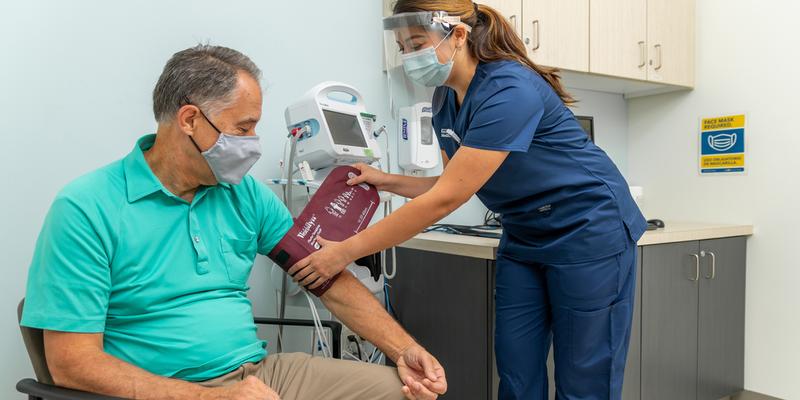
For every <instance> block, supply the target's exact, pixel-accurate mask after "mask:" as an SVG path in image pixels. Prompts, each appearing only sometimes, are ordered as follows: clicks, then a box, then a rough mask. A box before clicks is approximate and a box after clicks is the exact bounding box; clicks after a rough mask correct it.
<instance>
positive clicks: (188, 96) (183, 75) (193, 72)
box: [153, 44, 261, 123]
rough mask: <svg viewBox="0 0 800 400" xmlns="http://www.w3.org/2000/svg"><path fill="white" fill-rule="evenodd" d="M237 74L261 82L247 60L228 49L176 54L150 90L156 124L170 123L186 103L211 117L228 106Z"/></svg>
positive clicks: (201, 46) (209, 48) (203, 46)
mask: <svg viewBox="0 0 800 400" xmlns="http://www.w3.org/2000/svg"><path fill="white" fill-rule="evenodd" d="M239 71H243V72H245V73H247V74H249V75H250V76H252V77H253V78H254V79H255V80H257V81H258V80H260V79H261V70H259V69H258V67H257V66H256V64H255V63H253V61H251V60H250V58H248V57H247V56H246V55H244V54H242V53H240V52H238V51H236V50H233V49H229V48H227V47H222V46H211V45H208V44H199V45H197V46H195V47H191V48H188V49H186V50H183V51H179V52H177V53H175V54H174V55H173V56H172V58H170V59H169V61H167V65H166V66H164V71H163V72H162V73H161V77H160V78H158V83H156V87H155V89H153V113H154V114H155V117H156V121H158V122H159V123H163V122H169V121H171V120H172V119H173V118H174V117H175V113H176V112H178V110H179V109H180V108H181V107H183V106H184V105H186V104H189V103H191V104H194V105H196V106H198V107H200V108H202V110H203V112H206V113H209V114H212V115H213V114H216V113H217V112H219V111H221V110H223V109H225V108H226V107H228V106H230V104H231V103H232V102H233V101H234V100H235V98H234V95H235V91H236V82H237V77H238V76H237V74H238V73H239Z"/></svg>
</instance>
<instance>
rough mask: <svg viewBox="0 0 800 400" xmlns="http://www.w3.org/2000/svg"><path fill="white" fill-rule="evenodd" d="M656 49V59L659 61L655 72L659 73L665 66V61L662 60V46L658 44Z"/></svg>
mask: <svg viewBox="0 0 800 400" xmlns="http://www.w3.org/2000/svg"><path fill="white" fill-rule="evenodd" d="M655 47H656V59H657V60H658V62H657V63H656V66H655V70H656V71H658V70H660V69H661V67H662V66H663V62H664V59H663V58H662V57H663V54H661V45H660V44H657V45H656V46H655Z"/></svg>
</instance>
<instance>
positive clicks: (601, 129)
mask: <svg viewBox="0 0 800 400" xmlns="http://www.w3.org/2000/svg"><path fill="white" fill-rule="evenodd" d="M567 90H569V92H570V94H572V96H573V97H575V98H576V99H577V100H578V103H577V104H575V106H574V107H572V112H573V113H575V115H583V116H590V117H594V139H595V143H596V144H597V145H598V146H600V148H602V149H603V150H605V152H606V153H608V155H609V157H611V159H612V160H613V161H614V163H615V164H617V167H618V168H619V170H620V171H621V172H622V174H623V175H626V176H627V171H628V104H627V103H626V102H625V99H624V98H623V97H622V95H620V94H611V93H603V92H595V91H590V90H578V89H569V88H568V89H567Z"/></svg>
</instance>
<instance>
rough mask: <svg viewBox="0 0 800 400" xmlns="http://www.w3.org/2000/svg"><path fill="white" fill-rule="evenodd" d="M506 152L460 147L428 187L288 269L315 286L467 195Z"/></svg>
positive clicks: (440, 214) (423, 224) (403, 237)
mask: <svg viewBox="0 0 800 400" xmlns="http://www.w3.org/2000/svg"><path fill="white" fill-rule="evenodd" d="M507 156H508V152H506V151H494V150H482V149H476V148H472V147H462V148H461V149H459V150H458V152H456V154H455V156H454V157H453V159H452V160H450V162H449V163H448V165H447V168H445V170H444V172H443V173H442V176H440V177H439V179H438V180H437V181H436V183H435V184H434V185H433V186H432V187H431V189H430V190H428V191H426V192H425V193H423V194H421V195H420V196H418V197H416V198H415V199H413V200H412V201H410V202H408V203H406V204H405V205H403V206H402V207H400V208H399V209H397V211H395V212H393V213H392V214H390V215H389V216H388V217H386V218H384V219H383V220H381V221H380V222H378V223H376V224H375V225H372V226H371V227H369V228H367V229H365V230H364V231H362V232H361V233H359V234H357V235H355V236H353V237H351V238H350V239H347V240H345V241H343V242H339V243H336V242H328V241H326V240H324V239H323V240H321V241H320V244H321V245H322V246H323V247H322V249H321V250H319V251H317V252H315V253H312V254H311V255H310V256H308V257H306V258H305V259H303V260H301V261H299V262H298V263H297V264H295V265H294V266H293V267H292V268H290V269H289V271H288V272H289V274H291V275H293V276H294V278H295V280H296V281H298V282H300V283H301V284H303V285H304V286H307V285H309V284H311V283H314V284H313V285H311V286H309V287H310V288H312V289H313V288H315V287H316V286H318V285H319V284H321V283H322V282H324V281H325V280H327V279H329V278H330V277H331V276H333V275H336V274H337V273H339V272H340V271H341V270H343V269H344V268H345V267H346V266H347V264H349V263H350V262H352V261H353V260H356V259H358V258H361V257H364V256H366V255H369V254H373V253H376V252H378V251H381V250H383V249H386V248H389V247H392V246H395V245H397V244H400V243H403V242H405V241H406V240H408V239H410V238H411V237H413V236H414V235H416V234H417V233H419V232H420V231H422V230H423V229H425V228H426V227H428V226H430V225H431V224H433V223H435V222H437V221H439V220H440V219H442V218H443V217H444V216H446V215H447V214H449V213H451V212H453V211H454V210H455V209H456V208H458V207H459V206H461V205H462V204H464V203H465V202H466V201H467V200H469V199H470V197H472V195H474V194H475V193H476V192H477V191H478V190H479V189H480V188H481V187H482V186H483V185H484V184H485V183H486V181H488V180H489V178H491V177H492V175H494V173H495V171H497V169H498V168H500V165H501V164H502V163H503V161H505V159H506V157H507ZM307 267H311V268H307ZM319 278H323V279H319ZM315 281H317V282H315Z"/></svg>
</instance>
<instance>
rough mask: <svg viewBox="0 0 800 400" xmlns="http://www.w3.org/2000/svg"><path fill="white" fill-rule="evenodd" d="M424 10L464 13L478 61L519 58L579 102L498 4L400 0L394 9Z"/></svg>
mask: <svg viewBox="0 0 800 400" xmlns="http://www.w3.org/2000/svg"><path fill="white" fill-rule="evenodd" d="M420 11H446V12H447V13H448V14H449V15H453V16H458V17H461V21H462V22H464V23H465V24H468V25H470V26H471V27H472V32H471V33H470V34H469V36H468V38H467V46H468V48H469V51H470V54H472V56H473V57H475V58H476V59H477V60H478V61H482V62H491V61H500V60H510V61H517V62H519V63H521V64H523V65H526V66H528V67H529V68H531V69H532V70H534V71H536V72H537V73H538V74H539V75H541V76H542V78H544V80H545V81H547V83H548V84H550V86H551V87H552V88H553V90H554V91H555V92H556V93H557V94H558V97H560V98H561V101H563V102H564V104H567V105H570V104H574V103H575V102H576V100H575V99H574V98H573V97H572V96H571V95H570V94H569V93H567V91H566V90H565V89H564V86H563V85H562V84H561V77H560V76H559V74H558V72H559V71H558V69H556V68H549V67H542V66H539V65H536V64H535V63H534V62H533V61H531V59H530V58H528V52H527V50H526V48H525V45H524V44H523V43H522V39H520V37H519V36H518V35H517V33H516V32H515V31H514V28H513V27H512V26H511V24H510V23H509V22H508V21H507V20H506V19H505V18H504V17H503V15H502V14H500V13H499V12H498V11H497V10H495V9H494V8H492V7H489V6H487V5H483V4H476V3H473V2H472V0H398V1H397V2H396V3H395V5H394V9H393V12H394V13H395V14H400V13H406V12H420Z"/></svg>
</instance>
